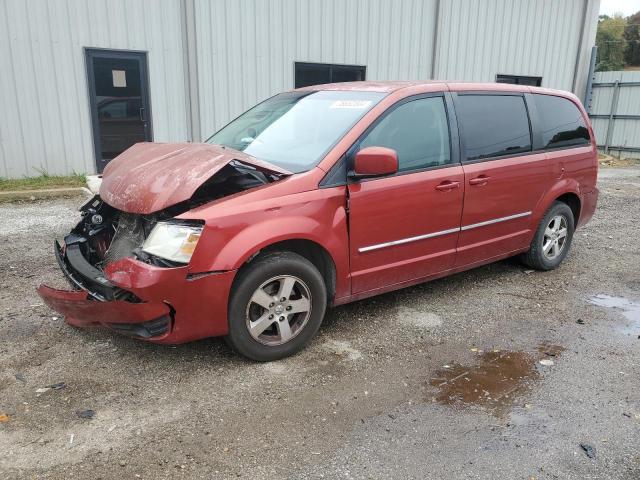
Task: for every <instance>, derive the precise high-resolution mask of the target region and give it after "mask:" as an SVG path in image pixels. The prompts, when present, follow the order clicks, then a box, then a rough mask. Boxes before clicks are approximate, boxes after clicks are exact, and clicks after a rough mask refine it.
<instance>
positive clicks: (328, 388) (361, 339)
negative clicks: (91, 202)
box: [0, 168, 640, 480]
mask: <svg viewBox="0 0 640 480" xmlns="http://www.w3.org/2000/svg"><path fill="white" fill-rule="evenodd" d="M604 172H605V174H603V175H602V181H601V182H600V188H601V192H602V196H601V202H600V207H599V209H598V212H597V214H596V217H595V218H594V220H593V221H592V222H591V223H590V224H589V225H587V226H586V227H585V228H583V229H581V230H579V231H578V232H577V234H576V237H575V239H574V243H573V246H572V250H571V253H570V255H569V257H568V259H567V261H566V263H565V264H563V265H562V267H561V268H560V269H558V270H556V271H553V272H546V273H541V272H531V271H530V270H528V269H526V268H523V267H522V266H521V265H520V264H518V263H517V262H516V261H514V260H508V261H504V262H499V263H496V264H493V265H489V266H486V267H482V268H479V269H475V270H472V271H469V272H465V273H462V274H458V275H455V276H453V277H450V278H445V279H441V280H438V281H434V282H431V283H429V284H425V285H420V286H417V287H413V288H409V289H405V290H401V291H398V292H393V293H390V294H387V295H383V296H380V297H376V298H372V299H369V300H365V301H361V302H357V303H355V304H352V305H346V306H343V307H339V308H335V309H332V310H331V311H330V312H329V313H328V316H327V318H326V320H325V322H324V324H323V326H322V328H321V330H320V332H319V335H318V337H317V338H316V339H315V340H314V341H313V342H312V344H311V345H310V346H309V348H308V349H306V350H305V351H303V352H301V353H300V354H299V355H296V356H294V357H292V358H289V359H285V360H283V361H279V362H275V363H270V364H255V363H251V362H247V361H245V360H243V359H241V358H238V357H236V356H235V355H233V354H232V353H231V352H229V350H228V349H227V347H226V346H225V344H224V343H223V342H222V341H221V340H219V339H212V340H204V341H200V342H194V343H191V344H187V345H180V346H175V347H169V346H160V345H149V344H144V343H141V342H137V341H134V340H131V339H127V338H123V337H120V336H118V335H116V334H114V333H111V332H108V331H105V330H100V329H90V330H78V329H74V328H71V327H69V326H67V325H65V324H64V323H63V322H62V321H61V319H60V318H58V316H57V315H56V314H55V313H53V312H51V311H50V310H48V309H47V308H46V307H44V306H43V305H42V303H41V302H40V301H39V299H38V297H37V296H36V294H35V292H34V287H35V286H36V285H37V284H38V283H40V282H41V281H46V282H48V283H53V284H54V285H56V284H57V285H63V284H64V283H63V282H62V280H61V278H60V276H59V273H58V272H57V268H56V266H55V261H54V259H53V255H52V252H51V238H52V236H53V235H56V234H57V235H61V234H63V233H65V232H66V230H67V229H68V228H69V227H70V226H71V225H72V224H73V222H74V218H73V215H75V213H73V212H74V208H77V206H78V205H77V203H78V202H75V203H74V202H73V201H69V200H62V201H56V202H51V203H44V204H25V205H12V206H7V205H4V206H0V224H1V225H2V227H3V228H2V229H1V230H0V250H1V252H2V255H0V366H1V367H2V368H0V452H1V453H0V478H3V479H4V478H10V479H12V478H19V479H27V478H28V479H31V478H43V479H67V478H102V479H122V478H147V479H163V478H185V479H186V478H189V479H190V478H204V479H218V478H220V479H227V478H238V477H240V478H251V479H283V478H290V479H301V478H314V479H316V478H331V479H333V478H346V479H366V478H375V479H379V478H380V479H407V478H415V479H431V478H433V479H441V478H447V479H458V478H460V479H463V478H464V479H467V478H479V479H496V478H509V479H531V478H535V479H556V478H558V479H566V478H576V479H602V478H607V479H609V478H612V479H623V480H638V479H639V478H640V440H639V439H640V388H639V385H640V383H639V380H638V379H640V339H639V338H638V336H639V335H640V324H639V322H638V304H640V274H639V272H640V250H639V249H638V242H639V240H638V239H639V238H640V223H639V222H638V214H637V212H640V169H633V168H626V169H608V170H606V171H604ZM89 412H90V413H89ZM584 446H588V447H590V448H591V450H589V452H591V456H589V455H587V450H585V448H584Z"/></svg>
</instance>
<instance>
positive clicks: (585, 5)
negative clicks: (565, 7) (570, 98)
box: [571, 0, 590, 101]
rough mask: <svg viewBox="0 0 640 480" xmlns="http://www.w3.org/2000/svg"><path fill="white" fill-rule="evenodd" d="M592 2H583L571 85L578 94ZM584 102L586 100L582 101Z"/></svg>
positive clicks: (585, 0) (586, 0)
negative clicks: (585, 31) (579, 76)
mask: <svg viewBox="0 0 640 480" xmlns="http://www.w3.org/2000/svg"><path fill="white" fill-rule="evenodd" d="M589 2H590V0H584V2H582V23H580V36H579V37H578V52H577V53H576V63H575V66H574V68H573V83H572V85H571V91H572V92H573V93H576V87H577V84H578V72H579V69H580V59H581V57H582V49H583V46H584V27H585V24H586V23H587V12H588V11H589ZM581 100H582V101H584V100H585V99H584V98H583V99H581Z"/></svg>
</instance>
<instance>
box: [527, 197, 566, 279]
mask: <svg viewBox="0 0 640 480" xmlns="http://www.w3.org/2000/svg"><path fill="white" fill-rule="evenodd" d="M574 222H575V220H574V218H573V212H572V211H571V208H569V205H567V204H566V203H563V202H554V203H553V205H551V207H550V208H549V210H547V213H546V214H545V216H544V218H543V219H542V220H541V221H540V224H539V225H538V229H537V230H536V234H535V235H534V237H533V240H532V241H531V247H530V248H529V251H528V252H526V253H524V254H523V255H522V257H521V259H522V262H523V263H524V264H525V265H527V266H528V267H531V268H533V269H536V270H543V271H546V270H553V269H554V268H557V267H558V265H560V264H561V263H562V261H563V260H564V258H565V257H566V256H567V254H568V253H569V249H570V248H571V241H572V240H573V232H574V229H575V223H574Z"/></svg>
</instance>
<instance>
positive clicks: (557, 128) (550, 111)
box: [533, 94, 591, 148]
mask: <svg viewBox="0 0 640 480" xmlns="http://www.w3.org/2000/svg"><path fill="white" fill-rule="evenodd" d="M533 99H534V102H535V104H536V109H537V110H538V117H539V118H540V125H541V128H540V130H541V131H542V148H558V147H570V146H574V145H586V144H588V143H589V142H590V141H591V140H590V138H589V129H588V128H587V124H586V123H585V121H584V118H583V116H582V113H580V110H578V107H576V106H575V104H574V103H573V102H572V101H571V100H569V99H566V98H562V97H554V96H552V95H538V94H535V95H533Z"/></svg>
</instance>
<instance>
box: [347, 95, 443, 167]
mask: <svg viewBox="0 0 640 480" xmlns="http://www.w3.org/2000/svg"><path fill="white" fill-rule="evenodd" d="M365 147H387V148H392V149H393V150H395V151H396V152H397V154H398V170H399V171H407V170H416V169H421V168H427V167H434V166H438V165H444V164H447V163H449V161H450V158H451V155H450V151H449V125H448V123H447V113H446V110H445V107H444V100H443V99H442V97H431V98H421V99H418V100H412V101H410V102H407V103H403V104H402V105H400V106H398V107H396V108H395V109H393V110H392V111H391V112H390V113H389V114H387V115H386V116H385V117H384V118H383V119H382V120H381V121H380V122H379V123H378V124H377V125H376V126H375V127H373V129H371V131H369V133H367V135H366V136H365V137H364V139H363V140H362V141H361V142H360V148H365Z"/></svg>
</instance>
